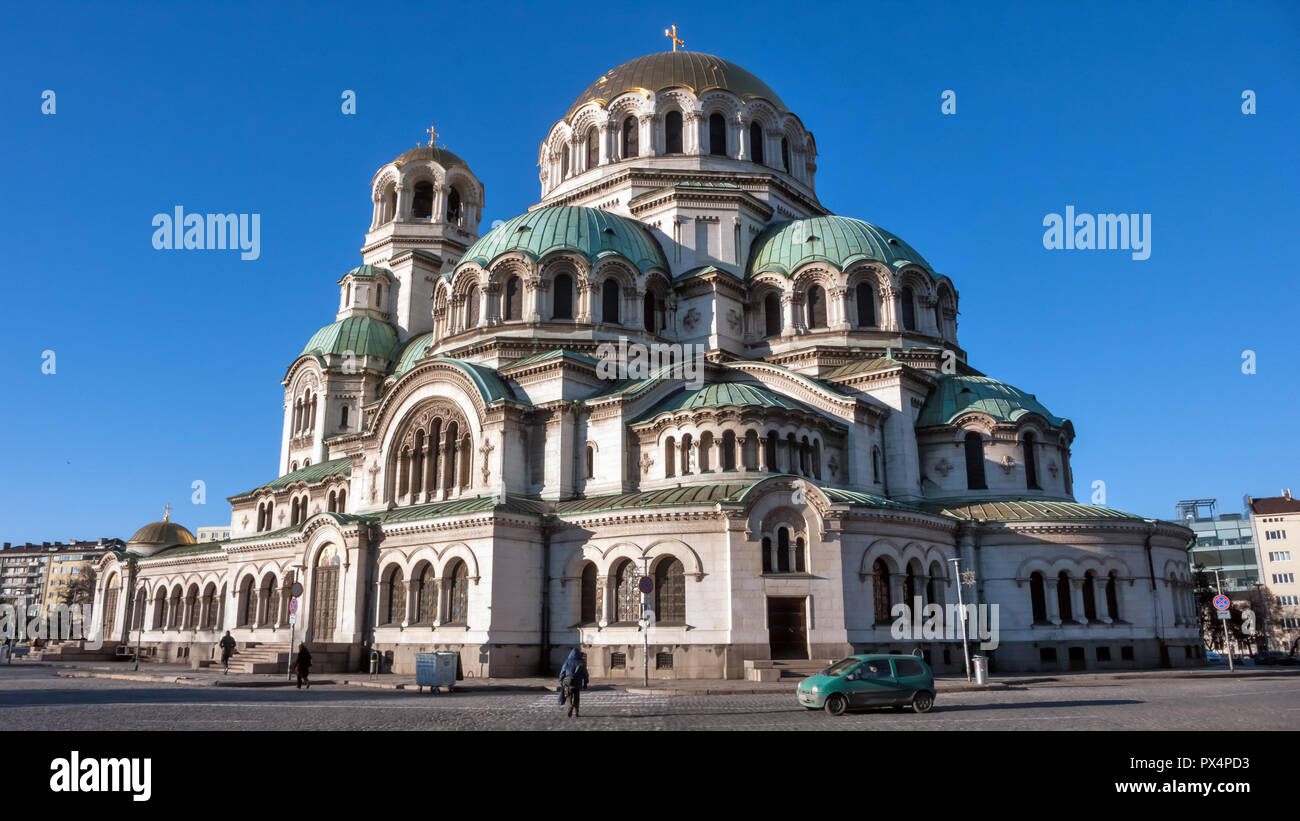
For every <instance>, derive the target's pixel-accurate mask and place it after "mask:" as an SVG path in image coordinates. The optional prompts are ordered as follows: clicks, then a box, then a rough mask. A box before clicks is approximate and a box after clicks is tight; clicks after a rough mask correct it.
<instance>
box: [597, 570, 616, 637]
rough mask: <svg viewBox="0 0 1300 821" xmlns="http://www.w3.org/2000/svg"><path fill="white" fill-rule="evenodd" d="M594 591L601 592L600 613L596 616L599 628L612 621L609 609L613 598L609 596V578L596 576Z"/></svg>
mask: <svg viewBox="0 0 1300 821" xmlns="http://www.w3.org/2000/svg"><path fill="white" fill-rule="evenodd" d="M596 589H597V590H599V591H602V593H601V596H600V612H599V613H597V614H596V618H597V619H599V621H600V626H601V627H605V626H606V625H608V624H609V623H610V622H612V621H613V619H612V618H610V616H611V615H612V613H611V610H610V608H611V606H612V602H613V599H614V597H613V596H611V595H610V589H609V576H597V577H596Z"/></svg>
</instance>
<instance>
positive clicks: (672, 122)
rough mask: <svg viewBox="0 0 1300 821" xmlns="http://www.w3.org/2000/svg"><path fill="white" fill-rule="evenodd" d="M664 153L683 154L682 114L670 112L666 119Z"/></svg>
mask: <svg viewBox="0 0 1300 821" xmlns="http://www.w3.org/2000/svg"><path fill="white" fill-rule="evenodd" d="M664 153H666V154H680V153H682V113H681V112H680V111H669V112H668V115H667V116H666V117H664Z"/></svg>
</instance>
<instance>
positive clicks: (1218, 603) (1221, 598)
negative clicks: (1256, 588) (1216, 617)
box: [1214, 593, 1232, 610]
mask: <svg viewBox="0 0 1300 821" xmlns="http://www.w3.org/2000/svg"><path fill="white" fill-rule="evenodd" d="M1229 607H1232V602H1231V601H1229V600H1228V597H1227V596H1225V595H1223V594H1222V593H1220V594H1219V595H1217V596H1215V597H1214V608H1215V609H1216V610H1227V609H1228V608H1229Z"/></svg>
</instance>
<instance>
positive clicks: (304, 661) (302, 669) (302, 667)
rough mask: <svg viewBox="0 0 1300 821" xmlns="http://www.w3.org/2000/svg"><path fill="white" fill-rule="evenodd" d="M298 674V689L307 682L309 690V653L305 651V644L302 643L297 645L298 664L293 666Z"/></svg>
mask: <svg viewBox="0 0 1300 821" xmlns="http://www.w3.org/2000/svg"><path fill="white" fill-rule="evenodd" d="M293 669H294V670H296V671H297V672H298V689H299V690H301V689H302V683H303V682H304V681H305V682H307V689H308V690H310V689H311V680H310V679H308V678H307V676H309V675H311V651H310V650H308V649H307V643H306V642H303V643H302V644H300V645H298V663H297V664H295V665H294V666H293Z"/></svg>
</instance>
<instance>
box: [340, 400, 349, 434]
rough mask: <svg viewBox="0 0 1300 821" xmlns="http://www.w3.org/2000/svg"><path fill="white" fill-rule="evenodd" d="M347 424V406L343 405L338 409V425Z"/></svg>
mask: <svg viewBox="0 0 1300 821" xmlns="http://www.w3.org/2000/svg"><path fill="white" fill-rule="evenodd" d="M347 426H348V406H347V405H344V406H343V407H342V408H340V409H339V427H340V428H345V429H346V428H347Z"/></svg>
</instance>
